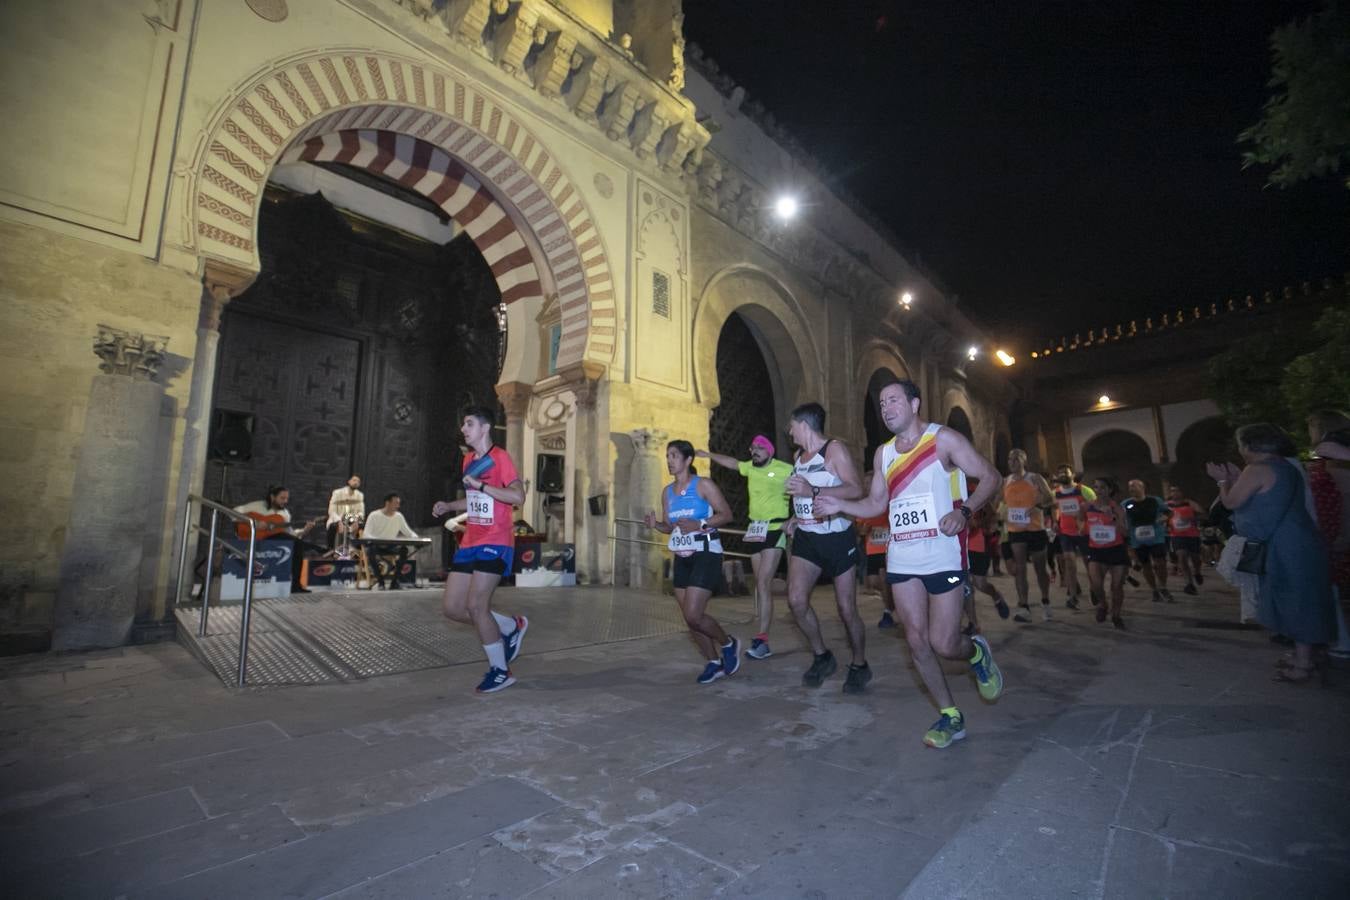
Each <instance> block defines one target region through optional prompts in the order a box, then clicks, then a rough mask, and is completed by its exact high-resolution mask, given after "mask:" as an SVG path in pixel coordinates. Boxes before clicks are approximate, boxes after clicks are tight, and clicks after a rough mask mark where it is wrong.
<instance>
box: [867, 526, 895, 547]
mask: <svg viewBox="0 0 1350 900" xmlns="http://www.w3.org/2000/svg"><path fill="white" fill-rule="evenodd" d="M890 539H891V533H890V532H889V531H887V530H886V526H885V525H874V526H872V530H871V532H870V533H869V534H868V535H867V543H869V544H885V543H886V542H887V541H888V540H890Z"/></svg>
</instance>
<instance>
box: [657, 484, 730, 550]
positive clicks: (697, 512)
mask: <svg viewBox="0 0 1350 900" xmlns="http://www.w3.org/2000/svg"><path fill="white" fill-rule="evenodd" d="M699 477H700V476H698V475H695V476H693V477H691V478H690V479H689V485H688V487H686V488H685V489H684V493H681V494H677V493H675V483H674V482H671V483H670V484H668V485H666V516H667V517H666V521H668V522H678V521H680V520H681V519H693V520H694V521H696V522H700V521H702V520H704V519H710V518H712V515H713V508H712V504H711V503H709V502H708V501H707V500H704V499H703V498H702V497H700V496H699V493H698V480H699ZM696 540H697V547H698V549H699V550H709V551H712V552H713V553H721V552H722V538H721V536H720V535H719V534H718V533H717V529H716V528H709V529H708V530H707V531H702V532H699V533H698V534H697V535H696Z"/></svg>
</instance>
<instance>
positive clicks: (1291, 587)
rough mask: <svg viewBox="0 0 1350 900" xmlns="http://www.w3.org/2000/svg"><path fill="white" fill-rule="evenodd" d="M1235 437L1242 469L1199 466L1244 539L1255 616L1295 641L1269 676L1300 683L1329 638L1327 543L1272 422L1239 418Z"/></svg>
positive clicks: (1288, 444)
mask: <svg viewBox="0 0 1350 900" xmlns="http://www.w3.org/2000/svg"><path fill="white" fill-rule="evenodd" d="M1237 443H1238V452H1239V453H1241V455H1242V459H1243V461H1244V462H1246V464H1247V465H1246V468H1244V469H1242V470H1241V472H1239V471H1238V468H1237V466H1234V465H1232V464H1231V463H1229V464H1223V465H1220V464H1218V463H1210V464H1209V465H1208V466H1207V467H1206V469H1207V471H1208V472H1209V474H1210V476H1211V477H1213V479H1214V480H1215V481H1216V482H1217V483H1218V486H1219V499H1220V501H1221V502H1222V503H1223V505H1224V506H1226V507H1227V508H1228V509H1231V510H1232V511H1233V515H1234V521H1235V524H1236V530H1237V533H1238V534H1239V535H1241V536H1242V537H1244V538H1246V539H1247V542H1248V544H1247V546H1246V547H1245V548H1244V554H1243V556H1244V561H1245V564H1244V565H1243V567H1242V568H1243V569H1244V570H1250V569H1257V570H1258V571H1256V572H1255V573H1254V574H1256V575H1257V577H1258V578H1259V579H1260V584H1261V589H1260V593H1259V594H1258V599H1257V604H1258V605H1257V618H1258V619H1259V620H1260V622H1261V624H1262V625H1264V626H1265V627H1266V628H1267V629H1269V630H1270V631H1272V632H1274V633H1275V634H1283V635H1285V636H1287V637H1289V638H1292V639H1293V641H1294V656H1293V660H1292V663H1291V664H1290V665H1289V667H1288V668H1286V669H1281V670H1279V671H1277V673H1276V676H1275V678H1276V680H1277V681H1285V682H1296V683H1301V682H1305V681H1308V680H1309V679H1310V678H1311V677H1312V673H1313V672H1314V671H1315V669H1316V668H1317V667H1316V665H1314V663H1313V658H1312V650H1313V645H1314V644H1325V643H1327V642H1328V641H1332V640H1335V637H1336V619H1335V615H1334V612H1333V609H1332V604H1331V583H1330V579H1329V577H1328V568H1327V559H1326V549H1325V547H1324V546H1323V542H1322V540H1321V538H1320V537H1319V536H1318V533H1317V526H1316V524H1314V522H1313V518H1312V514H1311V513H1310V512H1309V510H1308V499H1307V498H1308V489H1307V486H1306V482H1305V481H1304V475H1303V469H1302V468H1301V467H1300V466H1298V465H1297V464H1296V463H1293V462H1290V460H1289V457H1292V456H1293V455H1294V453H1295V450H1294V444H1293V441H1291V440H1290V439H1289V436H1288V435H1287V434H1285V433H1284V432H1283V431H1282V430H1280V428H1278V427H1277V426H1275V425H1269V424H1265V423H1262V424H1257V425H1245V426H1243V427H1242V428H1239V429H1238V430H1237ZM1254 545H1259V546H1254Z"/></svg>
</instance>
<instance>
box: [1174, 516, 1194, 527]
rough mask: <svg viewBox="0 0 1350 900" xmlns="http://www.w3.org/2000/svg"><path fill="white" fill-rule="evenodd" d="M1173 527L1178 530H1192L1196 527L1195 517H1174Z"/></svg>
mask: <svg viewBox="0 0 1350 900" xmlns="http://www.w3.org/2000/svg"><path fill="white" fill-rule="evenodd" d="M1172 527H1173V528H1175V529H1176V530H1177V531H1190V530H1191V529H1192V528H1194V527H1195V520H1194V519H1183V518H1182V517H1181V516H1173V517H1172Z"/></svg>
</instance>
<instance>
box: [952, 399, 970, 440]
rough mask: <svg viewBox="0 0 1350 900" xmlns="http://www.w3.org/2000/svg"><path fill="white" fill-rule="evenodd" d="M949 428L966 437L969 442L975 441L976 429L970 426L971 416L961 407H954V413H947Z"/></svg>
mask: <svg viewBox="0 0 1350 900" xmlns="http://www.w3.org/2000/svg"><path fill="white" fill-rule="evenodd" d="M947 427H948V428H950V429H952V430H953V431H957V432H960V433H961V434H963V435H965V437H966V440H968V441H974V440H975V429H974V428H972V427H971V425H970V416H968V415H966V411H965V410H964V409H962V408H961V407H959V406H953V407H952V411H951V412H949V413H947Z"/></svg>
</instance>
